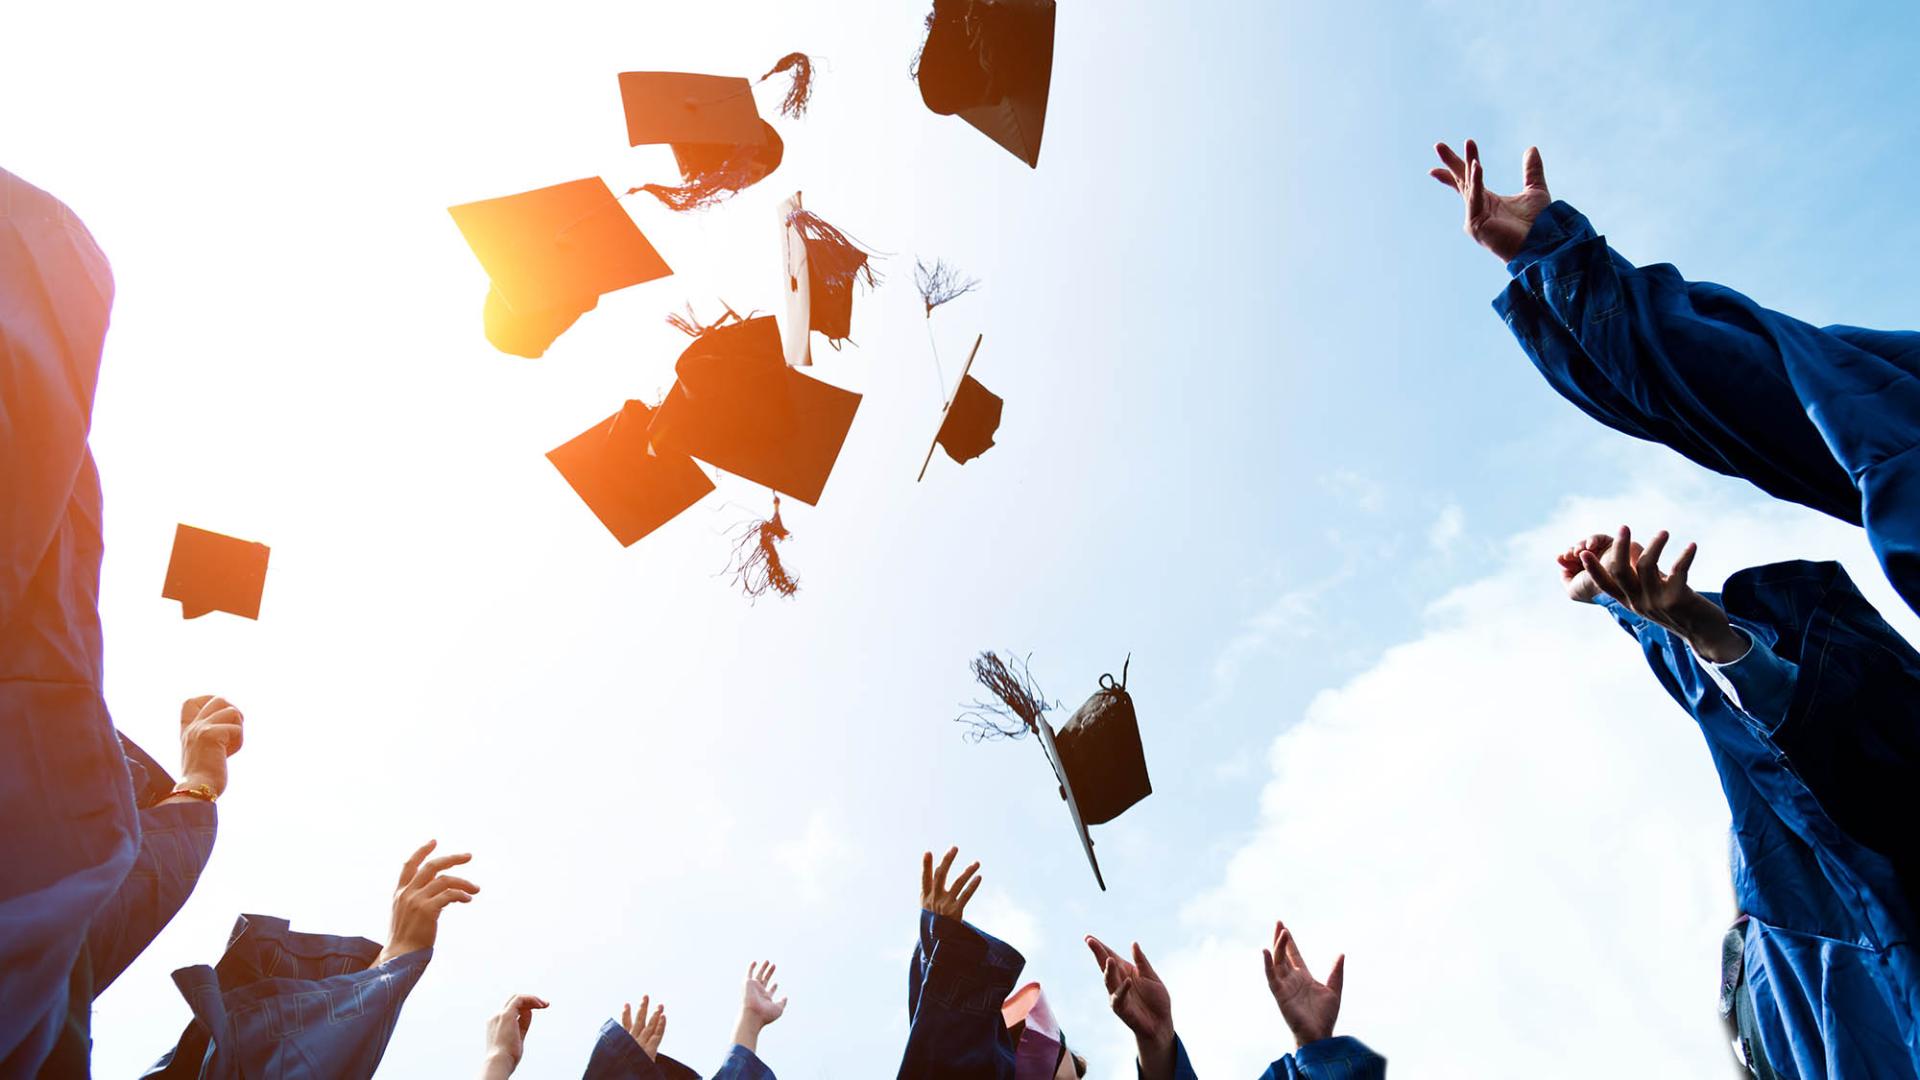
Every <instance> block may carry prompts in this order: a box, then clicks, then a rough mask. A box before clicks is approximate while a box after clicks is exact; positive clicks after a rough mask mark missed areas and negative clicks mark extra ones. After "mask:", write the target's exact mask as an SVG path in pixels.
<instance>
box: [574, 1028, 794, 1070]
mask: <svg viewBox="0 0 1920 1080" xmlns="http://www.w3.org/2000/svg"><path fill="white" fill-rule="evenodd" d="M735 1049H737V1050H744V1049H746V1048H745V1047H735ZM768 1075H772V1074H771V1073H769V1074H768ZM581 1080H700V1074H699V1073H697V1072H694V1071H693V1070H692V1069H690V1068H688V1067H687V1066H685V1065H683V1064H681V1063H680V1062H678V1061H675V1060H674V1059H673V1058H670V1057H668V1056H667V1055H665V1054H661V1055H660V1059H659V1060H658V1061H655V1060H654V1059H653V1058H650V1057H648V1056H647V1052H646V1051H645V1050H642V1049H640V1044H639V1043H637V1042H635V1041H634V1040H633V1036H632V1035H629V1034H627V1029H626V1028H623V1027H621V1026H620V1024H619V1022H618V1021H615V1020H608V1021H607V1022H606V1023H604V1024H601V1025H600V1037H599V1038H598V1039H596V1040H595V1041H594V1044H593V1053H592V1055H590V1056H589V1057H588V1058H587V1071H586V1073H585V1074H584V1075H583V1076H582V1078H581ZM716 1080H717V1078H716Z"/></svg>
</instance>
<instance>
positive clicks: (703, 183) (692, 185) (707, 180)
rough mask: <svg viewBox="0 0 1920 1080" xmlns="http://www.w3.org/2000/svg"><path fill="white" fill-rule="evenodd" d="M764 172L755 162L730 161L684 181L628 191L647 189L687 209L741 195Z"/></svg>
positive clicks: (671, 207) (675, 207)
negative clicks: (671, 184)
mask: <svg viewBox="0 0 1920 1080" xmlns="http://www.w3.org/2000/svg"><path fill="white" fill-rule="evenodd" d="M763 175H765V174H764V173H762V172H761V171H760V170H759V169H758V168H757V167H756V166H755V165H754V164H753V163H751V162H733V161H729V162H727V164H726V165H725V166H723V167H722V168H720V169H718V170H716V171H713V172H705V173H701V174H700V175H699V176H696V177H694V178H693V179H692V180H689V181H687V182H686V183H684V184H678V185H673V186H669V185H666V184H642V185H640V186H639V187H637V188H632V189H630V190H628V192H627V194H629V195H632V194H633V193H634V192H636V191H644V192H646V193H647V194H649V195H651V196H653V197H654V198H656V199H659V200H660V201H661V202H662V203H665V204H666V206H667V209H669V210H677V211H680V212H682V213H685V212H686V211H688V210H701V209H705V208H706V207H709V206H712V205H714V204H715V203H720V202H725V201H726V200H728V199H731V198H732V197H734V196H735V195H738V194H739V193H740V192H741V190H742V189H743V188H748V187H752V186H753V184H754V182H755V181H757V180H759V179H760V178H761V176H763Z"/></svg>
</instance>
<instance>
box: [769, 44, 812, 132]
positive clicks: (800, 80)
mask: <svg viewBox="0 0 1920 1080" xmlns="http://www.w3.org/2000/svg"><path fill="white" fill-rule="evenodd" d="M783 71H792V72H793V83H792V85H790V86H788V87H787V96H786V97H783V98H781V99H780V115H782V116H790V117H792V118H794V119H795V120H798V119H800V118H801V117H803V116H805V115H807V103H808V102H809V101H811V100H812V98H813V58H812V57H810V56H808V55H807V54H806V53H788V54H787V55H785V56H783V57H781V58H780V62H779V63H777V64H775V65H773V69H772V70H770V71H768V72H767V73H766V74H765V75H762V76H760V81H761V82H766V81H767V80H768V79H771V78H773V77H774V76H775V75H778V74H780V73H781V72H783Z"/></svg>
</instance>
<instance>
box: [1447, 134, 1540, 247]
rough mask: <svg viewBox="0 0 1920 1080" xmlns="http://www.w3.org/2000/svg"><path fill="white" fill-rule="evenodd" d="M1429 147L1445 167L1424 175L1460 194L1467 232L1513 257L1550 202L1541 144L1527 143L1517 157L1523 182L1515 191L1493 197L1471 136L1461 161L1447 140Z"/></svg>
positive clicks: (1484, 245) (1476, 240) (1480, 242)
mask: <svg viewBox="0 0 1920 1080" xmlns="http://www.w3.org/2000/svg"><path fill="white" fill-rule="evenodd" d="M1433 149H1434V151H1435V152H1436V153H1438V154H1439V155H1440V160H1441V162H1442V163H1444V164H1445V165H1446V168H1444V169H1432V170H1429V172H1428V173H1427V175H1429V176H1431V177H1433V178H1434V179H1435V180H1438V181H1440V182H1441V183H1443V184H1445V185H1447V186H1448V187H1450V188H1452V189H1453V190H1455V191H1457V192H1459V193H1460V199H1461V201H1462V202H1463V203H1465V204H1466V209H1467V221H1466V225H1465V229H1466V232H1467V235H1468V236H1471V237H1473V239H1474V242H1475V243H1478V244H1479V245H1480V246H1481V247H1484V248H1486V249H1487V250H1488V251H1491V252H1493V253H1494V254H1495V255H1498V256H1499V257H1500V261H1501V262H1506V261H1507V260H1509V259H1511V258H1513V257H1514V256H1515V255H1518V254H1519V253H1520V248H1521V247H1522V246H1523V245H1525V243H1526V241H1527V232H1528V231H1529V230H1531V229H1532V228H1533V219H1534V218H1537V217H1539V216H1540V211H1542V210H1545V209H1546V208H1547V207H1548V205H1549V204H1551V203H1552V202H1553V196H1551V195H1549V194H1547V167H1546V164H1545V163H1544V162H1542V161H1541V160H1540V148H1539V147H1537V146H1529V147H1527V152H1526V155H1525V156H1524V157H1523V158H1521V161H1520V179H1521V184H1522V185H1523V186H1522V187H1521V188H1520V193H1519V194H1518V195H1495V194H1494V193H1493V192H1491V191H1488V190H1487V178H1486V174H1485V172H1484V170H1483V169H1482V168H1481V165H1480V147H1479V146H1478V145H1476V144H1475V143H1474V141H1473V140H1472V139H1468V140H1467V156H1466V157H1465V158H1464V159H1463V158H1461V156H1460V155H1459V154H1456V153H1454V152H1453V147H1451V146H1448V145H1447V144H1446V143H1435V144H1434V147H1433Z"/></svg>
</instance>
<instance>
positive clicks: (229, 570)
mask: <svg viewBox="0 0 1920 1080" xmlns="http://www.w3.org/2000/svg"><path fill="white" fill-rule="evenodd" d="M267 554H268V550H267V545H265V544H257V543H254V542H253V541H251V540H238V539H235V538H234V537H231V536H223V535H221V534H220V533H217V532H208V531H207V530H205V529H196V528H194V527H193V526H191V525H181V526H179V527H178V528H176V529H175V530H174V533H173V558H172V559H171V560H169V561H168V563H167V581H166V584H165V585H164V586H162V587H161V589H160V595H161V596H163V597H165V598H166V599H168V600H178V601H180V614H181V616H182V617H183V618H188V619H197V618H199V617H200V616H202V615H205V614H206V613H207V612H209V611H226V612H231V613H233V614H235V615H240V616H243V617H245V618H249V619H258V618H259V617H260V594H261V592H262V591H263V590H265V588H266V585H267Z"/></svg>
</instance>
